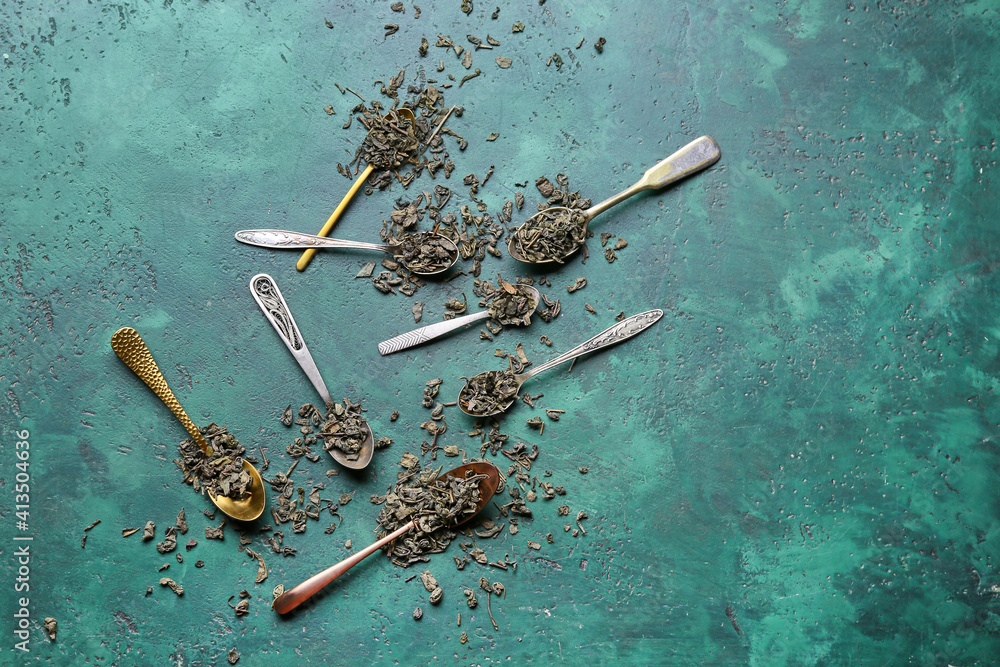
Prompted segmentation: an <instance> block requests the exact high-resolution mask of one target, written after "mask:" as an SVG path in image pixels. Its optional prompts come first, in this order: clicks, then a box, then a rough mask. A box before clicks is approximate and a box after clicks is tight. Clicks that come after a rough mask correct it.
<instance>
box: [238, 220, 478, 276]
mask: <svg viewBox="0 0 1000 667" xmlns="http://www.w3.org/2000/svg"><path fill="white" fill-rule="evenodd" d="M422 233H423V234H427V235H428V236H432V237H434V238H435V239H436V240H438V241H440V242H441V243H442V245H445V246H447V248H448V253H449V261H448V263H447V266H445V267H444V268H440V269H435V270H433V271H426V270H422V269H413V268H411V267H409V266H407V265H406V262H405V260H403V244H402V243H365V242H364V241H344V240H342V239H331V238H327V237H326V236H316V235H314V234H303V233H301V232H290V231H287V230H284V229H242V230H240V231H238V232H236V240H237V241H239V242H240V243H246V244H247V245H252V246H257V247H258V248H271V249H274V250H298V249H302V248H352V249H358V250H378V251H380V252H384V253H388V254H390V255H393V256H394V257H396V258H397V259H398V260H399V261H400V263H401V264H403V265H404V266H406V268H407V269H409V270H410V271H412V272H413V273H415V274H416V275H418V276H436V275H438V274H440V273H444V272H445V271H447V270H448V269H450V268H451V267H452V266H454V265H455V262H457V261H458V246H457V245H455V242H454V241H452V240H451V239H450V238H448V237H447V236H444V235H443V234H435V233H433V232H422Z"/></svg>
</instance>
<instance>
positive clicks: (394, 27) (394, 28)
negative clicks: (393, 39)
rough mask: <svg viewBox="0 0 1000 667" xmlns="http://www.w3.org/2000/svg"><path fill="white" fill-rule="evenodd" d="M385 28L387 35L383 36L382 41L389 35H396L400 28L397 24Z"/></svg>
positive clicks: (387, 24)
mask: <svg viewBox="0 0 1000 667" xmlns="http://www.w3.org/2000/svg"><path fill="white" fill-rule="evenodd" d="M384 28H385V34H384V35H383V36H382V39H385V38H386V37H388V36H389V35H395V34H396V32H397V31H398V30H399V26H398V25H396V24H395V23H386V24H385V26H384Z"/></svg>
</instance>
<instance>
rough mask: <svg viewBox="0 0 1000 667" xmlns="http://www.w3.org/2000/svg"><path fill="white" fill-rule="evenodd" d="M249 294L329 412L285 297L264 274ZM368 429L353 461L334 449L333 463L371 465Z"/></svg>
mask: <svg viewBox="0 0 1000 667" xmlns="http://www.w3.org/2000/svg"><path fill="white" fill-rule="evenodd" d="M250 294H251V295H252V296H253V298H254V301H256V302H257V305H258V306H260V309H261V311H262V312H263V313H264V317H266V318H267V321H268V322H270V323H271V326H272V327H274V330H275V331H277V332H278V336H279V337H281V342H283V343H284V344H285V347H287V348H288V351H289V352H291V353H292V356H293V357H295V361H297V362H299V366H301V367H302V370H303V371H304V372H305V374H306V377H307V378H309V381H310V382H312V386H313V387H315V388H316V391H317V392H319V395H320V396H321V397H322V398H323V403H324V404H325V405H326V406H327V409H329V407H330V406H332V405H333V399H332V398H331V397H330V392H329V391H328V390H327V388H326V383H325V382H323V378H322V376H320V374H319V369H318V368H316V362H315V361H313V358H312V355H311V354H309V348H308V347H306V342H305V340H303V339H302V334H301V333H300V332H299V327H298V325H297V324H295V318H293V317H292V311H290V310H288V304H287V303H285V297H283V296H282V295H281V291H280V290H279V289H278V286H277V285H276V284H275V282H274V279H273V278H272V277H271V276H269V275H267V274H266V273H258V274H257V275H255V276H254V277H253V278H251V279H250ZM366 426H367V423H366ZM367 428H368V434H367V435H366V436H365V441H364V443H363V444H362V445H361V451H360V452H358V458H357V460H356V461H350V460H348V458H347V455H346V454H344V452H342V451H340V450H339V449H337V448H336V447H334V448H333V449H330V450H329V452H330V456H332V457H333V460H334V461H336V462H337V463H339V464H340V465H342V466H344V467H345V468H350V469H351V470H361V469H362V468H364V467H365V466H367V465H368V464H369V463H371V460H372V454H374V453H375V436H374V434H373V433H372V429H371V427H370V426H368V427H367Z"/></svg>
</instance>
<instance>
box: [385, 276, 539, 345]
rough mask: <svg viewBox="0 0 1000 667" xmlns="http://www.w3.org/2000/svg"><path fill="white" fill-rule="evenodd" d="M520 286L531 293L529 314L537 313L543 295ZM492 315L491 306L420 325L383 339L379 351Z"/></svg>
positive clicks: (446, 331)
mask: <svg viewBox="0 0 1000 667" xmlns="http://www.w3.org/2000/svg"><path fill="white" fill-rule="evenodd" d="M519 287H523V288H524V289H525V291H527V292H528V294H529V295H530V297H529V298H530V299H531V309H530V310H529V311H528V313H527V314H528V315H533V314H534V313H535V309H537V308H538V304H540V303H541V302H542V295H541V294H539V293H538V290H536V289H535V288H534V287H531V286H530V285H519ZM492 315H493V310H492V309H491V308H487V309H486V310H482V311H480V312H478V313H472V314H471V315H464V316H462V317H456V318H454V319H451V320H446V321H444V322H437V323H435V324H428V325H427V326H425V327H420V328H419V329H414V330H413V331H410V332H408V333H405V334H400V335H398V336H396V337H395V338H390V339H389V340H385V341H382V342H381V343H379V344H378V352H379V354H381V355H382V356H385V355H387V354H392V353H393V352H399V351H400V350H406V349H408V348H411V347H415V346H417V345H420V344H421V343H426V342H427V341H429V340H433V339H434V338H438V337H439V336H443V335H445V334H446V333H448V332H449V331H454V330H455V329H460V328H462V327H464V326H465V325H467V324H472V323H473V322H478V321H479V320H485V319H487V318H489V317H491V316H492ZM497 321H499V322H500V324H512V323H511V322H509V321H505V320H504V318H503V317H498V318H497Z"/></svg>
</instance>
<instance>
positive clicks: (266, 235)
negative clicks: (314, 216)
mask: <svg viewBox="0 0 1000 667" xmlns="http://www.w3.org/2000/svg"><path fill="white" fill-rule="evenodd" d="M236 240H237V241H239V242H240V243H246V244H247V245H254V246H258V247H260V248H274V249H277V250H284V249H286V248H287V249H298V248H358V249H360V250H381V251H382V252H388V253H391V252H392V251H393V248H392V246H389V245H385V244H382V243H365V242H364V241H344V240H341V239H331V238H328V237H326V236H315V235H313V234H303V233H301V232H290V231H286V230H284V229H241V230H240V231H238V232H236Z"/></svg>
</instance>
